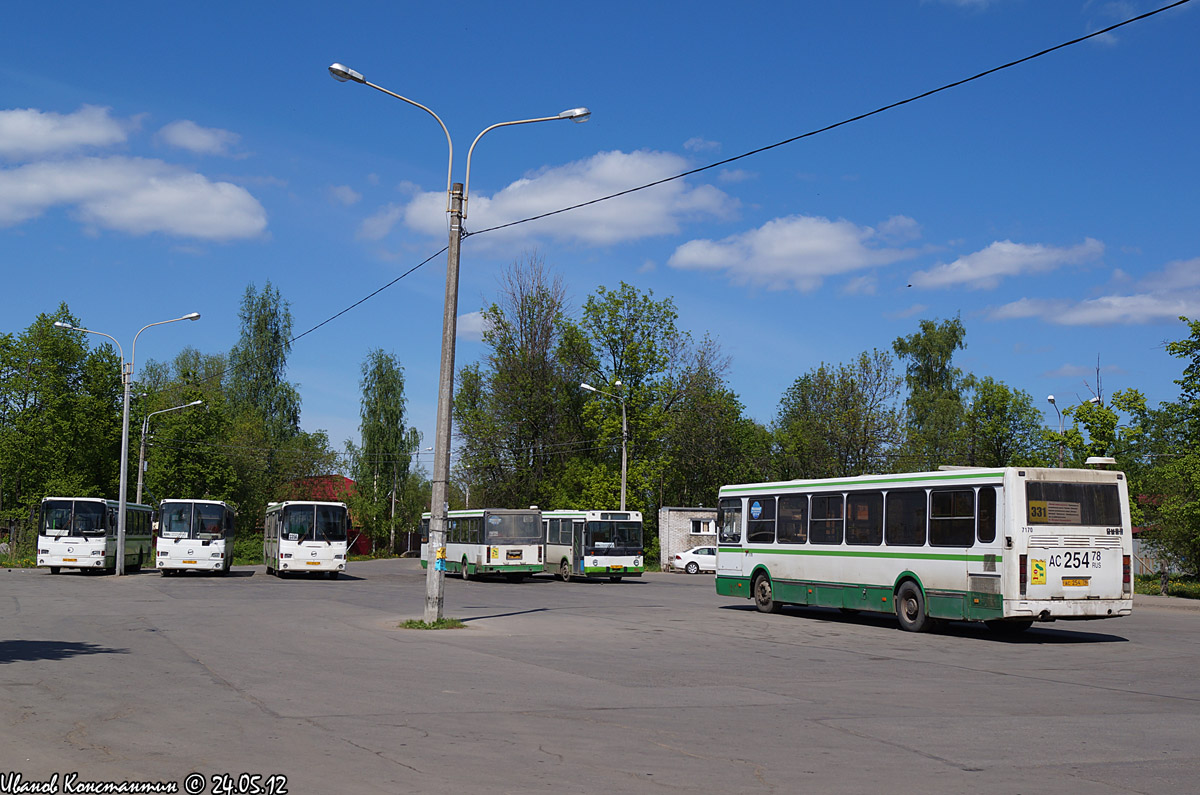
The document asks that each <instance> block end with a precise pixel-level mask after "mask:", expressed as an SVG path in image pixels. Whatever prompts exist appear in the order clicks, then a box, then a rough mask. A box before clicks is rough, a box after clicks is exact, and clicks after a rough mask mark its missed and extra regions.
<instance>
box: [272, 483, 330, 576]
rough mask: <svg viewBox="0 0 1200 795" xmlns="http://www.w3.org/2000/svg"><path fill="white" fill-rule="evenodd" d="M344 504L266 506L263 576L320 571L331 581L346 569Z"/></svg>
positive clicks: (277, 504)
mask: <svg viewBox="0 0 1200 795" xmlns="http://www.w3.org/2000/svg"><path fill="white" fill-rule="evenodd" d="M348 518H349V514H348V512H347V509H346V504H345V503H344V502H313V501H307V500H288V501H286V502H273V503H270V504H269V505H267V519H266V524H265V525H264V526H263V562H264V563H266V564H267V574H274V575H275V576H277V577H283V576H285V575H288V574H292V573H294V572H315V573H317V574H320V573H322V572H324V573H325V574H327V575H329V578H330V579H331V580H333V579H337V576H338V574H340V573H341V572H343V571H345V570H346V554H347V547H346V528H347V525H348Z"/></svg>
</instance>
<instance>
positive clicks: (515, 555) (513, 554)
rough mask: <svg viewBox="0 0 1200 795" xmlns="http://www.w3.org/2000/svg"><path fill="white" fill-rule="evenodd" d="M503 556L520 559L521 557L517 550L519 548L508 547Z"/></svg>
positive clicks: (508, 558)
mask: <svg viewBox="0 0 1200 795" xmlns="http://www.w3.org/2000/svg"><path fill="white" fill-rule="evenodd" d="M504 557H505V558H506V559H507V560H520V559H521V550H519V549H510V550H507V551H506V552H505V553H504Z"/></svg>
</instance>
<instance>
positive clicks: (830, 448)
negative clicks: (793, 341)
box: [773, 350, 901, 479]
mask: <svg viewBox="0 0 1200 795" xmlns="http://www.w3.org/2000/svg"><path fill="white" fill-rule="evenodd" d="M899 391H900V378H899V377H898V376H896V375H895V374H894V371H893V369H892V359H891V357H890V356H888V355H887V354H886V353H885V352H883V351H879V350H873V351H871V352H869V353H868V352H863V353H861V354H860V355H859V357H858V359H856V360H855V361H854V362H853V363H852V364H848V365H839V366H836V367H835V366H832V365H826V364H825V363H822V364H821V365H820V366H819V367H817V368H816V369H815V370H812V371H810V372H808V373H805V374H804V375H802V376H800V377H799V378H797V379H796V380H795V382H793V383H792V385H791V386H790V387H789V388H788V390H787V392H785V393H784V395H783V398H782V400H781V401H780V403H779V411H778V414H777V415H776V419H775V424H774V428H773V433H774V437H775V446H776V451H777V452H776V464H775V470H776V475H777V477H780V478H783V479H791V478H826V477H845V476H849V475H861V474H865V473H867V472H879V471H884V468H885V466H886V461H887V458H888V456H889V455H890V454H891V453H892V451H893V450H894V449H895V447H896V444H897V443H898V441H899V439H900V432H901V431H900V429H901V414H900V410H899V409H898V408H897V407H896V405H895V404H896V400H897V398H898V396H899Z"/></svg>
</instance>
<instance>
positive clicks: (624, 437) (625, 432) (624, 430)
mask: <svg viewBox="0 0 1200 795" xmlns="http://www.w3.org/2000/svg"><path fill="white" fill-rule="evenodd" d="M613 385H614V386H618V387H619V386H621V382H620V381H614V382H613ZM579 387H580V389H586V390H587V391H589V392H595V393H596V394H597V395H604V396H605V397H610V398H613V399H614V400H618V401H620V403H621V510H622V511H623V510H625V471H626V457H625V445H626V443H627V442H628V440H629V428H628V426H627V425H626V422H625V389H624V388H622V389H621V394H619V395H613V394H610V393H608V392H605V391H603V390H601V389H596V387H594V386H592V385H591V384H580V385H579Z"/></svg>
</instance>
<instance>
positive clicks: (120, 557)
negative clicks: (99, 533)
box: [54, 312, 200, 576]
mask: <svg viewBox="0 0 1200 795" xmlns="http://www.w3.org/2000/svg"><path fill="white" fill-rule="evenodd" d="M199 319H200V313H199V312H189V313H188V314H186V315H184V316H183V317H173V318H171V319H170V320H160V321H158V322H157V323H148V324H146V325H145V326H142V327H141V328H140V329H138V332H137V334H134V335H133V345H131V346H129V361H128V362H126V361H125V351H124V349H123V348H121V343H119V342H117V338H116V337H114V336H112V335H111V334H105V333H104V332H103V331H93V330H92V329H89V328H80V327H79V326H72V325H71V324H70V323H64V322H62V321H61V320H57V321H55V322H54V327H55V328H62V329H68V330H69V331H84V332H87V333H88V334H99V335H100V336H101V337H108V338H109V339H110V340H112V341H113V344H114V345H116V346H117V351H118V352H119V353H120V354H121V381H122V384H123V387H124V393H125V397H124V401H123V403H124V408H123V409H122V411H121V494H120V495H119V497H118V506H117V552H116V564H117V565H116V572H117V576H121V575H123V574H124V573H125V511H126V506H127V505H128V494H127V492H128V491H129V385H130V382H132V381H133V364H134V356H135V355H136V354H137V338H138V336H140V335H141V333H142V332H143V331H145V330H146V329H148V328H150V327H151V326H161V325H163V324H165V323H178V322H179V321H180V320H199Z"/></svg>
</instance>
